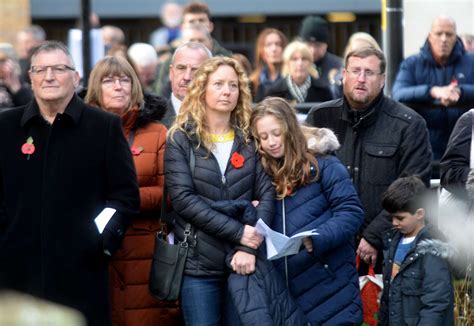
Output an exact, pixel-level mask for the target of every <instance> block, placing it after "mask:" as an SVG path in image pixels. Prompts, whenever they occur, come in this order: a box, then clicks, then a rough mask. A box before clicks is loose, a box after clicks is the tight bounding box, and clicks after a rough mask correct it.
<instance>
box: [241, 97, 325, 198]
mask: <svg viewBox="0 0 474 326" xmlns="http://www.w3.org/2000/svg"><path fill="white" fill-rule="evenodd" d="M269 115H271V116H273V117H274V118H275V119H276V120H277V121H278V123H279V124H280V126H281V129H282V130H281V131H282V134H281V137H282V141H283V144H284V153H283V156H282V157H281V158H279V159H275V158H273V157H271V156H270V155H268V154H267V153H266V152H265V151H264V150H263V149H262V146H261V145H260V141H259V140H260V139H259V137H258V133H257V122H258V121H259V120H260V119H262V118H263V117H265V116H269ZM250 129H251V132H252V135H253V137H254V139H255V141H256V145H257V148H258V151H259V153H260V155H261V156H262V165H263V167H264V169H265V171H266V172H267V173H268V174H269V175H270V176H271V177H272V179H273V184H274V186H275V188H276V192H277V194H278V199H283V198H285V197H286V196H288V195H289V189H292V190H294V189H297V188H299V187H301V186H304V185H306V184H309V183H311V182H314V181H316V180H317V179H318V177H319V168H318V161H317V160H316V158H315V154H316V153H315V151H314V150H311V149H309V148H308V145H307V140H306V138H307V137H306V136H305V133H308V132H309V131H307V130H303V129H302V127H301V126H300V125H299V123H298V119H297V118H296V113H295V111H294V109H293V108H292V107H291V106H290V104H288V102H287V101H285V100H284V99H282V98H279V97H267V98H266V99H265V100H263V101H262V102H260V103H258V104H257V106H256V107H255V109H254V110H253V112H252V116H251V118H250ZM309 133H310V132H309ZM311 167H313V168H314V170H313V171H311Z"/></svg>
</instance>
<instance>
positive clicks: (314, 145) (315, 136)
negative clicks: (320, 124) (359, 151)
mask: <svg viewBox="0 0 474 326" xmlns="http://www.w3.org/2000/svg"><path fill="white" fill-rule="evenodd" d="M306 138H307V139H308V148H309V149H311V150H313V151H316V152H317V153H319V154H331V153H333V152H335V151H336V150H338V149H339V147H341V145H340V144H339V141H338V139H337V137H336V135H335V134H334V132H333V131H332V130H331V129H328V128H312V132H311V134H306Z"/></svg>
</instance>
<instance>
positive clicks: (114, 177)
mask: <svg viewBox="0 0 474 326" xmlns="http://www.w3.org/2000/svg"><path fill="white" fill-rule="evenodd" d="M29 74H30V77H31V85H32V89H33V92H34V99H33V101H31V102H30V103H29V104H27V105H26V106H22V107H19V108H16V109H12V110H10V111H7V112H5V113H2V114H1V115H0V189H1V190H0V261H1V262H2V263H1V264H2V267H1V268H0V289H12V290H16V291H20V292H25V293H29V294H31V295H33V296H37V297H40V298H44V299H47V300H50V301H53V302H57V303H61V304H63V305H66V306H70V307H73V308H75V309H77V310H79V311H80V312H82V313H83V314H84V316H85V317H86V319H87V323H88V325H110V324H111V320H110V307H109V298H108V297H109V293H108V277H107V275H108V274H107V265H108V260H109V258H108V255H111V254H113V253H114V252H115V251H116V250H117V248H118V247H119V245H120V243H121V240H122V237H123V236H124V234H125V231H126V228H127V227H128V225H129V223H130V220H131V218H132V217H133V216H134V215H135V214H136V213H137V212H138V209H139V192H138V186H137V176H136V173H135V168H134V164H133V161H132V155H131V152H130V149H129V146H128V144H127V141H126V140H125V137H124V135H123V132H122V126H121V121H120V118H119V117H116V116H114V115H112V114H109V113H106V112H104V111H102V110H100V109H98V108H92V107H89V106H87V105H86V104H84V102H83V101H82V100H81V99H80V98H79V97H78V96H77V95H76V94H75V89H76V87H77V86H78V83H79V75H78V73H77V71H76V70H75V68H74V63H73V60H72V58H71V56H70V54H69V52H68V50H67V48H66V47H65V46H64V44H62V43H59V42H55V41H47V42H44V43H42V44H41V45H39V46H38V47H37V48H36V49H34V50H33V54H32V57H31V68H30V71H29Z"/></svg>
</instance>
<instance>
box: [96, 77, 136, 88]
mask: <svg viewBox="0 0 474 326" xmlns="http://www.w3.org/2000/svg"><path fill="white" fill-rule="evenodd" d="M117 81H118V82H119V84H120V85H121V86H128V85H130V84H131V83H132V80H131V79H130V78H129V77H126V76H124V77H105V78H104V79H102V81H101V83H102V85H103V86H105V87H107V88H112V87H113V86H114V85H115V84H116V83H117Z"/></svg>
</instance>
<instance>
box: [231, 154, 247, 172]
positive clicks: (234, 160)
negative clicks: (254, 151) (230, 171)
mask: <svg viewBox="0 0 474 326" xmlns="http://www.w3.org/2000/svg"><path fill="white" fill-rule="evenodd" d="M244 162H245V158H244V157H243V156H242V155H240V154H239V153H237V152H234V154H232V156H231V157H230V164H232V166H233V167H234V168H236V169H240V168H241V167H243V166H244Z"/></svg>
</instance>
